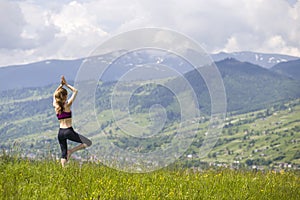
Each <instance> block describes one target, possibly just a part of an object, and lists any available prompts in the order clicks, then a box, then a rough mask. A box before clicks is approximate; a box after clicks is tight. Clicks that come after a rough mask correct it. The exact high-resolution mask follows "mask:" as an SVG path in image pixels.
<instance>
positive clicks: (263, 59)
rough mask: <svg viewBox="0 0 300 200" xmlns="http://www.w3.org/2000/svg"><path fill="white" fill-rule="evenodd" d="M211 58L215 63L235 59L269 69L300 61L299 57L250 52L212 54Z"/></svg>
mask: <svg viewBox="0 0 300 200" xmlns="http://www.w3.org/2000/svg"><path fill="white" fill-rule="evenodd" d="M211 57H212V59H213V60H214V61H215V62H216V61H221V60H224V59H226V58H234V59H236V60H239V61H242V62H250V63H253V64H256V65H259V66H262V67H264V68H267V69H269V68H271V67H273V66H274V65H276V64H278V63H281V62H287V61H291V60H296V59H299V57H295V56H288V55H282V54H268V53H257V52H250V51H242V52H233V53H225V52H221V53H217V54H212V55H211Z"/></svg>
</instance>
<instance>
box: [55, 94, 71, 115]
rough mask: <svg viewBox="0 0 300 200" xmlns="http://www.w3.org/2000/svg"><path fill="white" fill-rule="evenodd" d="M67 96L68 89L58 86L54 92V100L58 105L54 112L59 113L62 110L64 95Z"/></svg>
mask: <svg viewBox="0 0 300 200" xmlns="http://www.w3.org/2000/svg"><path fill="white" fill-rule="evenodd" d="M67 96H68V91H67V90H66V89H65V88H59V89H58V90H57V91H56V92H55V94H54V97H55V101H56V103H57V105H58V107H57V108H56V112H57V113H59V114H60V113H61V112H63V111H64V103H65V101H66V97H67Z"/></svg>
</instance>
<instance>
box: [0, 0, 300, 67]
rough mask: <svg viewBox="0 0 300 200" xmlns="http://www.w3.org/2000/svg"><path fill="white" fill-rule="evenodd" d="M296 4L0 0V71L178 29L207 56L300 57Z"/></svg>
mask: <svg viewBox="0 0 300 200" xmlns="http://www.w3.org/2000/svg"><path fill="white" fill-rule="evenodd" d="M299 22H300V2H299V0H298V1H296V0H288V1H287V0H253V1H249V0H239V1H236V0H210V1H205V0H188V1H176V0H164V1H161V2H157V1H151V0H127V1H122V0H86V1H84V0H77V1H75V0H74V1H71V0H53V1H42V0H23V1H21V0H16V1H8V0H0V26H1V27H2V28H1V29H0V56H1V58H2V59H1V61H0V66H1V65H8V64H14V63H22V62H30V61H37V60H42V59H49V58H78V57H84V56H87V55H88V54H89V53H90V52H91V50H93V49H94V48H96V47H97V46H98V45H99V44H100V43H101V42H103V41H104V40H106V39H108V38H109V37H110V36H112V35H115V34H118V33H122V32H124V31H129V30H132V29H136V28H140V27H163V28H168V29H172V30H174V31H179V32H181V33H183V34H186V35H187V36H189V37H191V38H193V39H194V40H196V41H197V42H198V43H200V44H202V46H203V47H205V48H206V50H207V51H208V52H216V51H229V52H230V51H242V50H250V51H261V52H273V53H283V54H291V55H296V56H300V34H299V33H300V23H299Z"/></svg>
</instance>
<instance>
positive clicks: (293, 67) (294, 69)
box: [271, 59, 300, 80]
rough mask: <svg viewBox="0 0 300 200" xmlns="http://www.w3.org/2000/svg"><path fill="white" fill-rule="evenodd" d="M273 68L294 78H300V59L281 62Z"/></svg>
mask: <svg viewBox="0 0 300 200" xmlns="http://www.w3.org/2000/svg"><path fill="white" fill-rule="evenodd" d="M271 70H272V71H275V72H277V73H279V74H283V75H285V76H288V77H290V78H292V79H295V80H300V59H298V60H293V61H288V62H282V63H279V64H277V65H275V66H274V67H272V68H271Z"/></svg>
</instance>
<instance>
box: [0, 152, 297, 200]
mask: <svg viewBox="0 0 300 200" xmlns="http://www.w3.org/2000/svg"><path fill="white" fill-rule="evenodd" d="M0 176H1V179H0V199H1V200H2V199H3V200H4V199H13V200H17V199H22V200H26V199H43V200H46V199H51V200H53V199H72V200H73V199H86V200H88V199H89V200H92V199H218V200H219V199H255V200H257V199H272V200H274V199H281V200H284V199H289V200H291V199H299V196H300V174H299V172H297V171H293V172H285V171H281V172H277V173H275V172H272V171H268V172H266V171H265V172H260V171H259V172H254V171H243V170H230V169H218V170H209V169H208V170H204V171H193V170H192V169H183V168H181V167H179V166H175V165H174V166H173V167H169V168H165V169H161V170H158V171H154V172H151V173H141V174H133V173H125V172H122V171H118V170H114V169H111V168H108V167H106V166H103V165H101V164H96V163H88V162H86V163H79V162H77V161H74V160H71V161H70V162H69V163H68V165H67V167H65V168H62V167H61V166H60V163H59V162H58V161H55V160H44V161H31V160H24V159H18V158H12V157H10V156H7V155H2V157H1V158H0Z"/></svg>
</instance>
